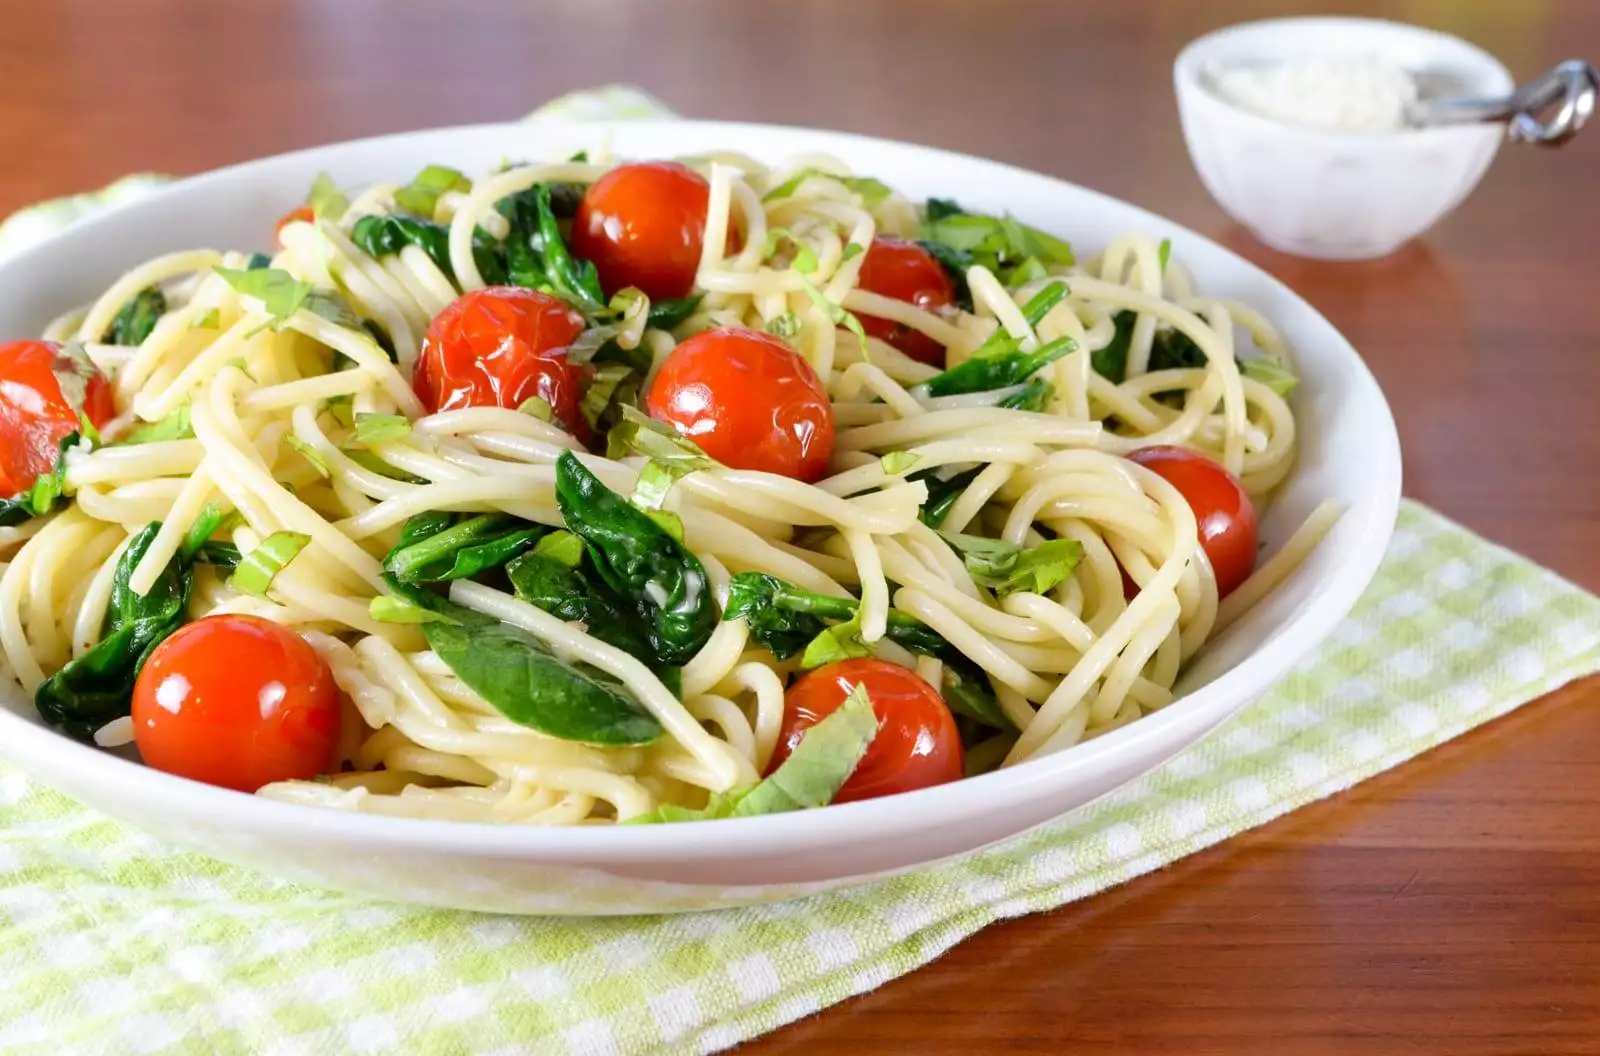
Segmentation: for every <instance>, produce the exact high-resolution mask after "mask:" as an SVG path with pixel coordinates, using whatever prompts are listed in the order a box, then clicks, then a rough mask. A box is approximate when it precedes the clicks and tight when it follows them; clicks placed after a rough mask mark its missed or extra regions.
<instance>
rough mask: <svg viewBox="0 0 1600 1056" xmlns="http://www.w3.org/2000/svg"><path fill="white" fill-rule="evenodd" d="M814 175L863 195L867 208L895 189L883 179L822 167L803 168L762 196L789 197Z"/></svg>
mask: <svg viewBox="0 0 1600 1056" xmlns="http://www.w3.org/2000/svg"><path fill="white" fill-rule="evenodd" d="M813 177H818V178H821V179H824V180H834V181H837V182H838V183H842V184H844V185H845V186H846V187H848V188H849V189H850V190H851V191H853V192H854V193H856V194H859V195H860V196H861V200H862V201H863V202H864V203H866V206H867V208H869V209H870V208H872V207H873V206H877V205H881V204H883V202H884V200H885V199H887V198H888V197H889V196H890V195H891V194H893V193H894V190H893V189H892V188H891V187H889V185H888V184H886V183H884V182H883V181H882V180H876V179H873V178H872V177H871V176H836V175H834V174H833V173H831V172H823V171H822V170H821V169H812V168H807V169H801V170H800V171H799V172H797V173H795V174H794V175H793V176H790V177H789V178H788V179H787V180H784V181H783V182H782V183H780V184H779V185H778V186H776V187H774V188H773V189H772V190H770V191H768V192H767V193H766V194H764V195H762V196H761V200H762V201H763V202H775V201H777V200H778V199H780V198H788V197H790V196H791V195H793V194H794V193H795V192H796V191H798V190H799V189H800V185H801V184H803V183H805V182H806V181H807V180H809V179H812V178H813Z"/></svg>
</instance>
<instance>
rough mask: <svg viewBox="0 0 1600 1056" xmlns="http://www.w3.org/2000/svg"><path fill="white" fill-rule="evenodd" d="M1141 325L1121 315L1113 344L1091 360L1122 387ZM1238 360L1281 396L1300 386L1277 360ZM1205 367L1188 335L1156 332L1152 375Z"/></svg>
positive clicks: (1136, 316) (1165, 330) (1165, 329)
mask: <svg viewBox="0 0 1600 1056" xmlns="http://www.w3.org/2000/svg"><path fill="white" fill-rule="evenodd" d="M1138 321H1139V314H1138V313H1137V312H1134V311H1121V312H1118V313H1117V314H1116V315H1114V316H1112V322H1113V323H1114V324H1115V325H1116V332H1115V333H1114V334H1113V336H1112V338H1111V341H1110V342H1109V343H1108V344H1107V345H1106V347H1104V348H1101V349H1097V350H1096V351H1095V352H1094V353H1093V354H1091V355H1090V357H1089V363H1090V365H1091V366H1092V367H1094V370H1095V373H1097V374H1099V375H1100V376H1101V377H1104V378H1107V379H1109V380H1111V381H1114V382H1117V383H1119V384H1120V383H1121V382H1122V381H1123V380H1124V379H1125V378H1126V377H1127V374H1128V348H1129V346H1130V345H1132V343H1133V328H1134V326H1135V324H1137V323H1138ZM1235 358H1236V361H1237V362H1238V364H1239V370H1240V371H1241V372H1242V373H1244V374H1245V375H1246V376H1247V377H1252V378H1255V379H1256V380H1257V381H1260V382H1261V383H1262V384H1264V385H1266V386H1267V387H1268V388H1270V389H1272V391H1274V392H1276V393H1277V394H1278V395H1280V396H1287V395H1288V394H1289V392H1290V391H1291V390H1293V389H1294V387H1295V385H1296V384H1298V382H1299V379H1298V378H1296V377H1295V376H1294V374H1292V373H1291V372H1290V371H1288V370H1286V369H1285V368H1284V367H1283V366H1282V364H1280V363H1278V362H1277V361H1276V360H1272V359H1267V358H1265V357H1255V358H1250V359H1245V358H1242V357H1235ZM1205 365H1206V354H1205V353H1204V352H1202V351H1201V350H1200V346H1199V345H1197V344H1195V342H1194V339H1193V338H1191V337H1190V336H1189V335H1188V334H1185V333H1184V332H1183V331H1181V330H1177V329H1174V328H1172V327H1157V328H1156V332H1155V335H1154V337H1153V339H1152V341H1151V345H1150V364H1149V369H1150V370H1151V371H1152V372H1154V371H1157V370H1182V369H1186V368H1187V369H1195V368H1200V367H1204V366H1205Z"/></svg>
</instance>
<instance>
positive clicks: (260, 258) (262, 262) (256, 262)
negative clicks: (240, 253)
mask: <svg viewBox="0 0 1600 1056" xmlns="http://www.w3.org/2000/svg"><path fill="white" fill-rule="evenodd" d="M271 265H272V258H271V257H269V256H267V255H266V254H265V253H252V254H250V256H249V257H248V258H247V259H246V260H245V262H244V270H245V271H260V270H261V269H262V268H265V267H270V266H271Z"/></svg>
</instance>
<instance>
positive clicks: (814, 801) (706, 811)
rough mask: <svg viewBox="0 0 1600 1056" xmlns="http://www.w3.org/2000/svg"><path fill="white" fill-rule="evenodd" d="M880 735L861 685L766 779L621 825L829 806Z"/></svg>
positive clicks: (663, 807)
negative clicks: (695, 806)
mask: <svg viewBox="0 0 1600 1056" xmlns="http://www.w3.org/2000/svg"><path fill="white" fill-rule="evenodd" d="M877 735H878V715H877V712H876V711H875V710H874V709H873V707H872V700H871V698H869V697H868V696H867V690H866V687H865V686H864V685H862V684H860V683H858V684H857V685H856V686H855V688H853V689H852V690H851V691H850V695H849V696H847V697H846V698H845V699H844V703H842V704H840V705H839V706H838V707H837V708H835V709H834V711H833V712H832V714H830V715H828V716H827V717H826V718H824V719H823V720H822V721H821V722H819V723H817V724H816V725H815V726H813V727H811V728H810V729H809V730H807V731H806V732H805V733H804V734H803V735H802V736H801V737H800V741H799V743H798V744H796V745H795V746H794V750H793V751H792V752H790V754H789V757H788V758H787V759H785V760H784V761H783V763H782V765H780V766H779V767H778V768H777V769H776V770H774V771H773V772H772V773H771V774H770V775H769V776H768V777H767V778H766V779H765V780H763V781H760V782H758V783H757V784H754V785H751V786H749V787H748V788H742V789H735V790H734V791H732V792H719V793H715V794H713V795H712V797H711V800H710V802H709V803H707V804H706V805H705V806H704V807H702V808H700V809H698V810H695V809H690V808H687V807H678V806H673V805H671V804H666V805H663V806H660V807H657V808H656V809H655V810H653V811H651V812H650V813H648V814H640V815H638V816H636V817H632V818H627V819H625V820H624V822H623V824H626V825H651V824H660V823H662V822H668V821H709V820H713V819H716V818H744V817H755V816H758V815H762V814H782V813H786V812H788V811H794V810H809V809H812V808H815V807H825V806H827V805H828V804H829V803H832V802H833V800H834V797H835V796H837V795H838V794H839V790H840V789H841V788H843V787H844V783H845V782H846V781H848V780H850V775H851V774H853V773H855V771H856V767H857V766H859V765H861V759H862V757H864V756H865V755H866V754H867V749H868V748H869V747H871V746H872V741H873V738H875V737H877Z"/></svg>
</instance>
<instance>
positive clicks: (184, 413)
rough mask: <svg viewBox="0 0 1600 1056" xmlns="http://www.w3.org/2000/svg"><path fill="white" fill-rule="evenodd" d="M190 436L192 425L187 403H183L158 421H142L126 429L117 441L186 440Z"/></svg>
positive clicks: (140, 442) (129, 442) (128, 442)
mask: <svg viewBox="0 0 1600 1056" xmlns="http://www.w3.org/2000/svg"><path fill="white" fill-rule="evenodd" d="M192 436H194V427H193V426H192V425H190V424H189V405H188V404H187V403H183V404H179V405H178V407H177V409H176V410H174V411H172V412H171V413H170V414H168V415H167V416H166V417H165V418H162V419H161V420H159V421H155V422H143V423H141V424H139V425H138V426H136V427H134V428H133V429H130V430H128V432H127V433H125V434H124V435H123V437H122V439H120V440H118V441H117V443H119V444H153V443H157V442H159V441H162V440H187V439H189V438H190V437H192Z"/></svg>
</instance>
